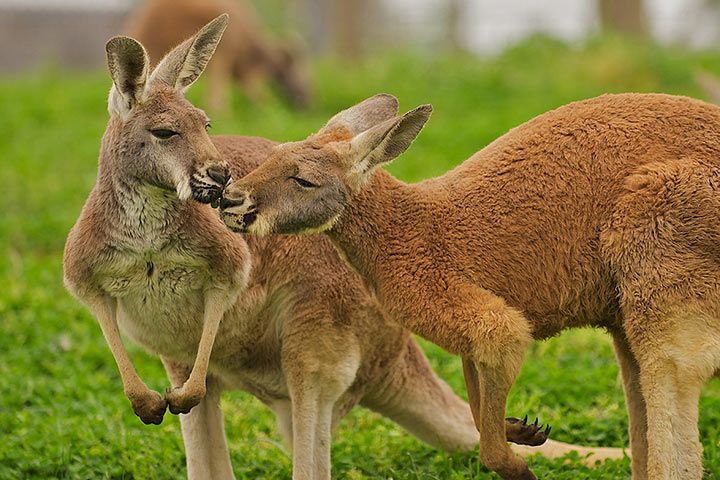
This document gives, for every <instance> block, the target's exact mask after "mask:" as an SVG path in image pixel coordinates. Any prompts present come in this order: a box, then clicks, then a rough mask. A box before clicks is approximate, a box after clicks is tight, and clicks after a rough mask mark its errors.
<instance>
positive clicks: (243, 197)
mask: <svg viewBox="0 0 720 480" xmlns="http://www.w3.org/2000/svg"><path fill="white" fill-rule="evenodd" d="M231 190H232V191H231ZM218 204H219V206H220V218H221V219H222V220H223V222H225V224H226V225H227V226H228V227H230V228H231V229H232V230H234V231H236V232H247V231H248V229H249V228H250V226H251V225H252V224H253V223H255V220H256V219H257V206H256V204H255V202H254V200H253V199H252V197H251V196H250V195H248V194H246V193H245V192H242V191H238V190H237V189H229V190H226V191H225V194H224V195H223V197H222V198H221V199H220V201H219V202H218Z"/></svg>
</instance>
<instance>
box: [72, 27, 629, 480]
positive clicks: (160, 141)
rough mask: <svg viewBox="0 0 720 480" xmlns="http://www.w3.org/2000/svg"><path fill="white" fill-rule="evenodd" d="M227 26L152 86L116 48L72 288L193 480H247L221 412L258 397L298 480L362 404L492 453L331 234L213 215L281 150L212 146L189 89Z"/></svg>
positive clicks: (312, 472) (598, 452)
mask: <svg viewBox="0 0 720 480" xmlns="http://www.w3.org/2000/svg"><path fill="white" fill-rule="evenodd" d="M226 24H227V16H221V17H218V18H217V19H215V20H213V21H212V22H210V23H209V24H208V25H206V26H205V27H204V28H203V29H202V30H200V32H199V33H198V34H197V35H195V36H194V37H192V38H190V39H188V40H187V41H185V42H184V43H182V44H181V45H180V46H178V47H177V48H176V49H174V50H172V51H171V52H170V53H169V54H168V55H167V56H166V57H165V58H164V59H163V60H162V61H161V62H160V63H159V65H158V66H157V68H156V69H155V70H154V71H153V72H152V73H150V72H149V68H148V65H149V60H148V57H147V54H146V52H145V50H144V49H143V47H142V46H141V45H140V44H139V43H138V42H136V41H135V40H132V39H130V38H127V37H115V38H113V39H111V40H110V41H109V42H108V44H107V47H106V49H107V55H108V67H109V70H110V73H111V76H112V79H113V87H112V89H111V91H110V96H109V102H108V105H109V112H110V120H109V123H108V127H107V129H106V131H105V134H104V136H103V141H102V147H101V151H100V157H99V164H98V176H97V182H96V184H95V186H94V188H93V189H92V191H91V193H90V195H89V197H88V200H87V202H86V203H85V206H84V207H83V210H82V212H81V214H80V217H79V219H78V221H77V223H76V224H75V225H74V227H73V228H72V230H71V232H70V234H69V235H68V240H67V244H66V247H65V256H64V270H65V274H64V278H65V284H66V286H67V288H68V290H69V291H70V292H71V293H73V294H74V295H75V296H76V297H77V298H79V299H80V300H81V301H82V302H83V303H85V304H86V305H87V306H88V307H89V309H90V310H91V312H92V313H93V314H94V315H95V317H96V318H97V320H98V322H99V323H100V327H101V329H102V332H103V334H104V336H105V339H106V341H107V343H108V345H109V347H110V350H111V352H112V354H113V357H114V358H115V361H116V362H117V365H118V368H119V370H120V375H121V379H122V382H123V387H124V390H125V394H126V395H127V397H128V399H129V400H130V402H131V404H132V408H133V410H134V412H135V413H136V414H137V415H138V416H139V417H140V419H141V420H142V421H143V422H145V423H151V424H159V423H161V422H162V420H163V416H164V414H165V411H166V408H167V406H169V408H170V411H171V412H172V413H186V415H182V416H181V417H180V423H181V427H182V432H183V439H184V444H185V449H186V457H187V468H188V476H189V477H190V478H213V479H224V478H233V473H232V467H231V465H230V460H229V455H228V448H227V445H226V440H225V435H224V430H223V429H224V427H223V421H222V412H221V411H220V407H219V397H220V394H221V392H222V391H224V390H230V389H242V390H245V391H248V392H250V393H252V394H253V395H255V396H256V397H258V398H259V399H260V400H262V401H263V402H265V403H266V404H267V405H268V406H269V407H270V408H271V409H272V410H273V411H274V412H275V413H276V415H277V419H278V426H279V430H280V431H281V433H282V435H283V437H284V438H285V440H286V442H287V443H288V445H290V446H294V448H293V478H295V479H316V478H317V479H327V478H329V477H330V430H331V426H332V425H334V424H336V423H337V422H338V421H339V420H340V418H342V417H343V415H345V414H346V413H347V412H348V411H349V410H350V409H351V408H352V407H353V406H354V405H356V404H358V403H360V404H362V405H365V406H367V407H369V408H372V409H373V410H376V411H378V412H380V413H381V414H384V415H386V416H387V417H389V418H391V419H393V420H395V421H396V422H397V423H398V424H400V425H401V426H403V427H405V428H406V429H407V430H408V431H410V432H411V433H413V434H415V435H416V436H417V437H418V438H420V439H422V440H424V441H425V442H427V443H429V444H431V445H434V446H436V447H441V448H445V449H449V450H455V449H471V448H474V445H476V444H477V441H478V435H477V431H476V430H475V427H474V424H473V421H472V416H471V413H470V410H469V407H468V406H467V404H466V403H465V402H463V401H462V400H460V399H459V398H458V397H457V396H456V395H455V394H454V393H453V392H452V391H451V390H450V388H449V387H448V386H447V385H446V384H445V383H443V382H442V381H441V380H440V379H439V378H438V377H437V376H436V375H435V374H434V373H433V371H432V370H431V369H430V367H429V365H428V363H427V360H426V358H425V356H424V355H423V353H422V351H421V350H420V348H419V347H418V345H417V344H416V343H415V341H414V339H413V338H412V337H411V336H410V334H409V332H408V331H407V330H404V329H402V328H401V327H400V326H398V325H396V324H394V323H392V322H390V321H388V320H387V319H386V317H385V315H384V313H383V312H382V310H381V309H380V307H379V305H378V304H377V302H376V301H375V300H374V299H373V297H372V296H371V295H370V294H369V293H368V292H367V291H366V290H365V289H364V287H363V283H362V280H361V278H360V277H359V276H358V275H357V274H356V273H354V272H353V271H352V270H350V269H349V267H347V266H346V265H345V264H344V263H343V262H342V260H341V259H340V258H339V257H338V255H337V253H336V251H335V249H334V248H333V246H332V244H331V243H330V242H329V241H328V240H327V239H325V238H324V237H322V236H314V237H304V238H294V237H282V238H281V237H276V238H268V239H260V238H251V239H249V241H247V242H246V241H245V239H243V237H242V236H240V235H236V234H233V233H232V232H230V231H229V230H228V229H227V228H226V227H225V224H224V223H223V222H222V221H221V220H220V219H219V217H218V215H217V213H216V212H215V211H214V210H213V209H212V208H210V206H209V205H207V203H209V202H212V201H214V200H216V199H217V198H218V197H219V196H220V193H221V191H222V188H223V187H224V186H225V184H226V183H227V181H228V178H229V175H230V174H233V175H238V176H242V175H244V174H246V173H249V172H250V171H251V170H252V169H253V168H255V167H257V166H258V165H259V163H260V160H261V159H264V158H265V157H267V155H269V153H270V152H271V150H272V148H273V145H274V143H273V142H271V141H270V140H265V139H260V138H252V137H222V136H220V137H213V138H210V136H209V135H208V134H207V132H206V127H207V125H208V122H209V121H208V119H207V117H206V116H205V114H204V113H203V112H202V111H200V110H198V109H196V108H195V107H193V106H192V105H191V104H190V103H189V102H188V101H187V100H185V98H184V96H183V93H184V91H185V90H186V89H187V88H188V87H189V86H190V85H191V84H192V83H193V82H194V81H195V80H196V79H197V77H198V76H199V75H200V73H201V72H202V70H203V68H204V67H205V65H206V64H207V62H208V60H209V59H210V56H211V55H212V51H213V50H214V48H215V45H216V44H217V42H218V41H219V40H220V36H221V34H222V31H223V30H224V28H225V25H226ZM121 332H122V333H124V334H125V335H127V336H128V337H129V338H130V339H132V340H133V341H134V342H136V343H138V344H139V345H141V346H143V347H144V348H146V349H147V350H148V351H150V352H152V353H154V354H157V355H159V356H160V358H161V360H162V362H163V364H164V366H165V368H166V370H167V373H168V376H169V378H170V380H171V383H172V386H173V387H172V388H171V389H169V390H168V391H167V392H166V393H165V395H164V396H162V395H160V394H159V393H157V392H154V391H152V390H150V389H149V388H148V387H147V386H146V384H145V383H144V382H143V381H142V380H141V378H140V377H139V376H138V374H137V373H136V371H135V369H134V368H133V365H132V363H131V360H130V358H129V356H128V354H127V353H126V351H125V349H124V347H123V343H122V340H121ZM546 436H547V432H546V431H545V430H541V428H539V427H538V426H537V425H534V424H529V423H526V422H522V421H518V420H516V419H509V420H508V439H509V440H511V441H515V442H518V443H523V444H526V445H539V444H542V443H543V441H544V440H545V439H546ZM516 448H518V451H519V452H520V453H522V454H524V455H530V454H533V453H542V454H544V455H546V456H549V457H556V456H562V455H564V454H565V453H567V452H569V451H578V452H579V453H581V454H583V455H588V461H594V460H595V459H598V458H605V457H606V456H607V452H610V454H611V455H613V458H621V457H622V452H621V451H619V450H617V449H615V450H607V451H606V450H603V449H587V448H583V447H576V446H573V445H568V444H564V443H561V442H552V441H550V442H548V443H547V444H546V445H543V446H542V447H539V448H538V449H531V448H529V447H526V446H517V447H516Z"/></svg>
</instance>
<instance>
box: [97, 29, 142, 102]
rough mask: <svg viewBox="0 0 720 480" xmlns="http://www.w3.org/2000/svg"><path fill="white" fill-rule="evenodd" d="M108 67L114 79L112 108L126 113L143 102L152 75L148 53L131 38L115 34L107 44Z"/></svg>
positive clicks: (111, 93) (111, 96)
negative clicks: (150, 73)
mask: <svg viewBox="0 0 720 480" xmlns="http://www.w3.org/2000/svg"><path fill="white" fill-rule="evenodd" d="M105 52H106V53H107V64H108V70H110V76H111V77H112V79H113V86H112V88H111V89H110V97H109V99H108V110H109V111H110V113H117V114H118V115H121V116H125V115H127V113H128V112H129V111H130V110H131V109H132V108H133V107H134V106H135V105H136V104H137V103H139V102H140V99H141V98H142V95H143V92H144V91H145V84H146V83H147V78H148V64H149V60H148V55H147V53H146V52H145V49H144V48H143V46H142V45H140V43H138V42H137V41H136V40H133V39H132V38H129V37H113V38H111V39H110V40H109V41H108V42H107V44H106V45H105Z"/></svg>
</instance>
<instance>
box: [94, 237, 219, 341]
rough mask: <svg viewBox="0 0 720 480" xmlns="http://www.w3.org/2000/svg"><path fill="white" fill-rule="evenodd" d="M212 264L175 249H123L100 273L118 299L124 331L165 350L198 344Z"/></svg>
mask: <svg viewBox="0 0 720 480" xmlns="http://www.w3.org/2000/svg"><path fill="white" fill-rule="evenodd" d="M209 275H210V272H209V268H208V266H207V264H205V263H203V262H202V261H199V260H197V259H196V257H195V256H191V255H189V254H186V255H184V254H182V253H180V252H178V251H177V250H170V251H153V252H143V251H119V252H114V253H113V254H112V261H111V262H108V264H107V266H106V267H105V268H102V269H100V271H99V272H98V275H97V276H98V282H99V284H100V286H101V288H102V289H103V290H105V291H106V292H107V293H108V294H109V295H111V296H112V297H115V298H116V299H117V319H118V326H119V327H120V330H121V331H122V332H123V333H124V334H126V335H128V336H129V337H130V338H131V339H133V340H134V341H135V342H137V343H139V344H140V345H142V346H143V347H145V348H147V349H149V350H151V351H153V352H156V353H160V354H163V355H173V354H177V353H178V352H179V351H188V350H191V349H192V348H193V345H197V342H198V341H199V338H200V334H201V332H202V323H203V310H204V306H203V285H204V284H205V283H206V282H207V281H208V279H209Z"/></svg>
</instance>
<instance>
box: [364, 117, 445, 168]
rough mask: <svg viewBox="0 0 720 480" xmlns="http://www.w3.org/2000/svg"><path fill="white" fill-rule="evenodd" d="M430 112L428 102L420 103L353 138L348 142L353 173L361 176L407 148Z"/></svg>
mask: <svg viewBox="0 0 720 480" xmlns="http://www.w3.org/2000/svg"><path fill="white" fill-rule="evenodd" d="M431 113H432V105H421V106H419V107H417V108H415V109H413V110H410V111H409V112H407V113H406V114H405V115H403V116H402V117H397V118H392V119H390V120H386V121H384V122H383V123H381V124H379V125H376V126H374V127H373V128H371V129H369V130H366V131H365V132H363V133H361V134H360V135H357V136H356V137H354V138H353V139H352V140H351V141H350V152H351V153H350V154H351V156H352V161H353V172H354V173H356V174H357V175H360V176H361V177H364V176H366V175H367V174H368V173H370V172H371V171H372V170H373V169H374V168H375V167H377V166H379V165H381V164H383V163H387V162H390V161H392V160H393V159H395V158H396V157H397V156H398V155H400V154H401V153H403V152H404V151H405V150H407V149H408V147H410V145H411V144H412V142H413V140H415V138H416V137H417V136H418V135H419V134H420V130H422V128H423V126H424V125H425V123H426V122H427V121H428V119H429V118H430V114H431Z"/></svg>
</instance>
